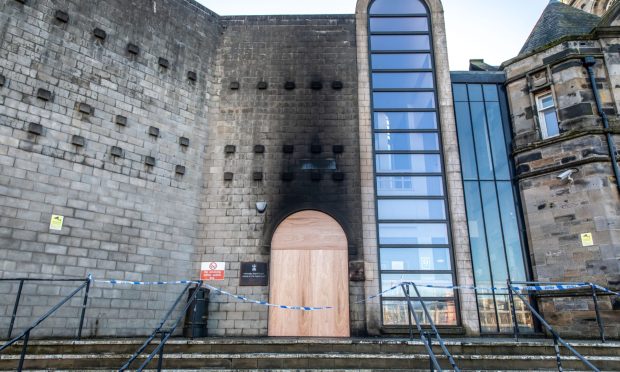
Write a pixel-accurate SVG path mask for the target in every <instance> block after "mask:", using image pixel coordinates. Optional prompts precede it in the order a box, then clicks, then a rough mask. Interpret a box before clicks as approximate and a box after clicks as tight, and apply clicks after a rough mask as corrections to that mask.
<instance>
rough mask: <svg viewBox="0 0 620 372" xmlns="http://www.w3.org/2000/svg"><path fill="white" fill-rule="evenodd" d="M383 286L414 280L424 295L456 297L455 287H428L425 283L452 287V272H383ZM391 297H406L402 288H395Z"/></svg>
mask: <svg viewBox="0 0 620 372" xmlns="http://www.w3.org/2000/svg"><path fill="white" fill-rule="evenodd" d="M381 281H382V284H381V285H382V288H385V289H388V288H391V287H394V286H396V285H398V284H400V283H402V282H413V283H416V285H418V291H420V295H421V296H422V297H454V289H451V288H427V287H422V286H423V285H428V284H431V285H434V286H438V287H451V286H452V275H451V274H430V273H429V274H383V275H381ZM388 296H389V297H405V295H404V293H403V291H402V290H394V291H393V292H390V293H389V294H388Z"/></svg>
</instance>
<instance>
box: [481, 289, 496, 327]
mask: <svg viewBox="0 0 620 372" xmlns="http://www.w3.org/2000/svg"><path fill="white" fill-rule="evenodd" d="M478 314H480V331H481V332H485V333H496V332H497V315H496V314H495V302H494V301H493V296H492V295H479V296H478Z"/></svg>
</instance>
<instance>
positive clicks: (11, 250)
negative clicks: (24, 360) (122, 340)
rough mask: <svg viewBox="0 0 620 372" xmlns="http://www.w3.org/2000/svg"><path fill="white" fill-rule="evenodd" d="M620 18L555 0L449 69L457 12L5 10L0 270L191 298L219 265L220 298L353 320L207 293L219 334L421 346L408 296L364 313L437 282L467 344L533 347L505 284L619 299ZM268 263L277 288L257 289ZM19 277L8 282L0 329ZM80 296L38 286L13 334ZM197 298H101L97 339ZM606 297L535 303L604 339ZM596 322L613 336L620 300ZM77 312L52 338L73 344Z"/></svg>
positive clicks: (445, 314) (190, 6) (94, 293)
mask: <svg viewBox="0 0 620 372" xmlns="http://www.w3.org/2000/svg"><path fill="white" fill-rule="evenodd" d="M619 7H620V5H618V4H615V5H613V6H612V7H611V8H610V9H609V11H608V12H607V13H606V14H605V15H604V16H603V17H602V18H601V17H598V16H595V15H591V14H588V13H585V12H583V11H581V10H577V9H574V8H571V7H569V6H568V5H564V4H562V3H557V2H554V3H551V4H550V5H549V6H548V7H547V9H546V10H545V12H544V14H543V15H542V17H541V21H540V22H539V24H538V25H537V26H536V28H535V29H534V30H533V32H532V35H531V36H530V38H529V39H528V41H527V43H526V44H525V46H524V48H523V50H522V51H521V53H520V54H519V56H517V57H515V58H514V59H512V60H510V61H507V62H505V63H504V64H503V65H502V66H501V67H499V68H495V67H493V66H489V65H487V64H484V63H483V61H472V68H471V70H472V71H468V72H453V73H452V74H451V73H450V70H449V66H448V62H447V61H448V54H447V53H448V51H447V44H446V34H445V27H444V19H443V8H442V4H441V2H440V1H439V0H426V1H423V0H411V1H407V2H396V1H392V0H372V1H371V0H359V1H358V4H357V9H356V13H355V14H354V15H325V16H231V17H222V16H219V15H217V14H215V13H213V12H211V11H210V10H208V9H206V8H204V7H202V6H200V5H198V4H197V3H195V2H194V1H192V0H155V1H149V2H145V1H141V2H132V3H131V6H128V5H127V2H126V1H122V0H109V1H105V2H103V1H95V0H92V1H89V2H77V3H76V2H73V1H68V0H47V1H34V0H7V1H5V2H3V3H1V4H0V20H1V22H0V24H1V25H2V27H1V28H0V29H1V31H0V100H1V101H0V103H1V105H0V170H1V172H0V211H1V212H0V245H1V249H0V259H1V261H0V277H2V278H16V277H31V278H35V277H36V278H67V277H73V278H75V277H83V278H85V277H86V276H87V275H88V274H92V276H93V277H94V279H96V280H106V279H117V280H128V281H176V280H180V279H190V278H193V279H196V278H198V277H199V275H200V269H201V264H202V263H211V262H213V263H217V262H223V263H224V264H225V273H224V279H223V280H220V281H208V283H209V284H210V285H213V286H215V287H217V288H220V289H222V290H225V291H228V292H231V293H235V294H238V295H242V296H245V297H248V298H252V299H255V300H258V301H262V302H271V303H276V304H285V305H295V306H334V307H335V308H336V309H335V311H333V312H331V313H326V312H323V313H321V312H309V313H300V312H297V313H295V312H292V311H290V310H288V311H284V310H280V309H274V308H270V307H267V306H263V305H261V304H256V303H249V302H243V301H239V300H238V299H235V298H231V297H229V296H225V295H221V294H217V293H215V292H212V293H211V295H210V297H209V301H210V302H209V306H208V324H207V327H208V333H209V334H210V335H216V336H266V335H273V336H309V335H312V336H342V337H348V336H354V335H358V336H365V335H402V334H406V333H407V332H408V327H407V308H406V302H405V301H404V295H403V294H402V291H400V290H393V291H390V292H387V293H385V294H384V295H383V296H382V297H381V298H374V299H371V300H367V301H364V299H366V298H369V297H371V296H374V295H376V294H378V293H379V292H382V291H385V290H388V289H389V288H391V287H392V286H394V285H396V284H398V283H400V282H401V281H414V282H417V283H420V284H432V285H435V286H438V287H440V288H423V289H422V290H421V296H422V297H423V298H424V299H425V302H426V303H427V305H428V306H429V309H430V311H431V316H432V318H433V321H434V322H435V323H436V324H438V325H439V326H440V327H441V329H442V333H444V332H445V333H446V334H454V335H468V336H478V335H481V334H483V335H484V334H505V333H509V332H511V331H512V327H513V323H512V322H513V320H512V318H511V317H510V312H509V310H508V309H509V307H508V306H509V302H508V297H507V292H506V291H505V289H504V290H501V288H505V285H506V281H507V280H513V281H515V280H516V281H524V280H541V281H543V280H544V281H547V280H550V281H584V280H587V281H591V282H594V283H596V284H599V285H602V286H605V287H610V288H612V289H617V288H618V285H619V280H620V279H619V278H618V272H619V270H618V269H619V268H618V259H619V252H620V244H619V243H618V241H617V239H618V237H617V236H616V235H617V232H618V230H617V224H618V221H617V219H618V218H617V215H618V206H619V205H620V204H619V203H618V188H617V182H618V181H617V179H616V178H615V177H614V173H613V169H612V168H613V166H612V165H613V164H614V162H615V156H616V153H615V150H614V149H613V146H611V150H610V147H609V145H608V144H609V143H612V144H613V143H614V141H616V142H617V138H616V136H615V133H616V132H617V128H616V127H617V114H618V102H617V100H616V99H615V95H616V94H617V92H616V90H617V85H618V84H617V83H616V82H615V79H616V76H617V75H618V73H617V71H616V70H618V69H619V68H620V67H618V66H620V63H618V61H616V59H617V53H618V50H617V49H618V48H617V45H618V44H617V43H616V40H615V37H616V36H614V35H616V34H617V32H618V29H617V28H618V26H617V25H616V22H617V18H618V11H619ZM584 66H585V67H584ZM588 68H590V70H591V73H592V74H593V78H594V81H595V82H596V84H595V87H596V89H595V90H593V89H592V88H593V87H592V86H591V85H590V80H589V75H588V73H589V71H590V70H589V69H588ZM597 94H598V95H599V96H600V97H601V99H600V102H598V101H597V99H596V97H598V96H597ZM602 114H605V115H602ZM554 118H555V120H554ZM605 123H609V125H607V124H605ZM541 128H542V129H541ZM608 139H609V140H608ZM566 171H569V172H568V173H565V172H566ZM562 174H568V175H567V176H565V177H564V176H563V177H561V178H563V179H558V176H559V175H562ZM53 216H62V217H63V218H64V220H63V223H62V227H61V228H60V229H57V228H56V227H54V228H51V227H52V226H51V225H50V221H51V219H52V218H53ZM585 233H591V236H592V239H593V244H592V245H589V246H584V245H585V244H582V242H584V240H582V239H581V234H585ZM248 267H249V268H252V267H253V268H254V269H258V268H268V269H269V270H268V273H267V272H266V274H267V279H268V281H267V282H262V283H257V282H251V283H248V282H246V281H244V280H242V279H243V278H244V275H246V274H247V270H248ZM261 270H262V269H261ZM17 285H18V283H17V282H10V281H5V282H1V283H0V293H2V294H3V296H4V298H7V299H10V300H7V301H6V302H3V303H0V315H2V316H1V317H0V334H4V333H5V332H6V331H7V329H8V327H9V324H10V314H11V311H12V309H13V298H14V295H15V292H16V288H17ZM456 285H460V286H473V285H476V286H478V287H480V289H479V290H478V291H474V290H471V289H459V290H455V289H452V288H450V287H451V286H456ZM497 288H500V289H499V290H498V289H497ZM70 289H71V288H69V287H68V286H59V285H56V284H54V283H45V282H43V283H37V284H36V285H35V284H32V283H30V282H26V284H25V285H24V288H23V291H24V300H23V302H21V303H20V314H22V315H21V316H20V317H18V318H17V327H18V328H19V327H22V326H24V325H26V324H28V323H29V322H31V321H32V320H33V319H35V318H36V317H37V316H39V315H41V314H42V313H43V312H45V311H46V309H47V308H49V306H52V305H53V304H55V303H56V302H57V301H58V300H59V299H60V298H62V296H64V295H65V294H66V293H68V291H70ZM180 291H181V287H179V286H175V285H169V286H129V285H111V284H107V283H101V282H95V283H94V285H93V287H92V288H91V292H90V300H89V303H90V304H89V307H88V312H87V317H86V324H85V329H84V332H85V335H87V336H92V337H95V336H136V335H144V334H147V333H149V332H150V330H151V329H152V328H153V327H154V326H155V325H156V323H157V321H158V320H159V319H160V318H161V316H162V315H163V314H164V313H165V311H166V310H167V309H168V307H169V306H170V304H171V303H172V302H173V301H174V299H175V297H176V296H177V295H178V293H179V292H180ZM591 306H592V304H591V303H590V302H588V301H587V300H584V301H581V300H579V301H575V300H571V301H561V300H556V301H552V302H540V308H541V310H542V311H543V313H544V315H545V316H546V317H548V318H549V319H551V320H552V321H553V322H554V324H555V325H558V326H560V327H562V331H563V332H566V333H567V334H580V335H583V334H589V333H591V334H592V335H594V332H595V331H596V327H595V326H593V324H591V323H592V322H591V318H592V317H593V315H592V314H593V309H592V307H591ZM516 307H517V309H516V310H517V311H516V312H517V318H518V320H519V325H520V327H521V330H522V331H524V332H536V330H537V329H536V327H535V325H534V324H533V322H532V318H531V316H530V315H529V313H528V312H527V310H526V309H525V308H524V306H523V304H520V303H519V302H518V301H517V303H516ZM601 307H602V310H603V311H602V313H603V315H604V317H605V319H606V324H607V326H606V331H607V334H608V336H611V337H618V335H619V333H620V328H618V324H619V323H618V322H617V320H618V314H619V313H618V308H617V307H618V305H617V302H615V303H612V301H611V300H609V299H608V298H606V299H601ZM79 309H80V303H79V301H77V302H72V303H70V304H69V306H67V307H66V308H64V309H63V311H62V312H61V313H59V315H58V316H56V317H55V318H54V321H53V322H46V323H45V325H44V326H43V328H41V329H39V334H38V335H39V336H59V337H61V336H68V335H73V334H74V333H75V328H76V327H77V321H78V317H77V314H78V312H79ZM566 310H569V311H566ZM425 321H428V320H427V319H425ZM326 325H327V326H326Z"/></svg>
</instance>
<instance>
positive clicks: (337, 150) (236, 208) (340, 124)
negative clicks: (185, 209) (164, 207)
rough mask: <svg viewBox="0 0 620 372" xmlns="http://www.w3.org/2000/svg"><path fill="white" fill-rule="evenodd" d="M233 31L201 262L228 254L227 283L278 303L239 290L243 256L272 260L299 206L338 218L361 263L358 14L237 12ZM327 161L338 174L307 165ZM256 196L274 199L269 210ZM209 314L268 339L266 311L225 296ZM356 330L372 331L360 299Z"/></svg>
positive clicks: (265, 292) (355, 293)
mask: <svg viewBox="0 0 620 372" xmlns="http://www.w3.org/2000/svg"><path fill="white" fill-rule="evenodd" d="M222 26H223V28H224V29H225V31H224V34H223V39H222V42H221V46H220V50H219V54H218V60H217V70H216V71H215V74H216V81H217V84H218V88H219V90H220V92H219V95H218V96H217V97H213V98H214V101H216V102H218V104H219V108H218V110H217V111H216V112H214V113H213V116H212V120H211V125H210V127H209V136H208V137H209V142H208V149H209V151H208V160H207V161H208V164H209V165H208V168H207V171H208V172H209V176H208V182H207V184H206V187H207V190H206V194H205V199H204V201H203V206H204V209H205V213H204V215H203V216H202V217H201V222H202V223H203V229H202V231H201V246H203V247H204V251H203V252H200V260H215V261H226V262H227V269H228V270H227V279H226V280H225V281H224V282H222V286H223V287H224V288H225V289H227V290H231V291H236V292H238V293H241V294H244V295H247V296H250V297H253V298H256V299H261V300H268V296H269V288H268V287H238V283H239V280H238V277H239V262H244V261H262V262H269V257H270V249H269V246H270V244H271V236H272V234H273V232H274V230H275V229H276V227H277V226H278V224H279V223H280V222H281V221H282V220H283V219H284V218H286V217H287V216H288V215H290V214H292V213H294V212H297V211H300V210H304V209H314V210H320V211H323V212H325V213H328V214H330V215H332V216H333V217H334V218H335V219H336V220H337V221H338V222H339V223H340V224H341V225H342V226H343V228H344V230H345V232H346V233H347V237H348V243H349V251H350V261H357V260H360V259H361V258H362V255H361V250H360V245H361V233H360V231H361V228H360V224H361V217H360V216H361V206H360V196H359V195H360V189H359V188H360V186H359V182H360V181H359V150H358V148H359V145H358V121H357V118H358V117H357V115H358V109H357V68H356V66H357V62H356V41H355V18H354V17H353V16H261V17H226V18H223V20H222ZM261 82H264V83H266V85H267V86H266V87H265V86H264V85H263V86H262V87H259V86H258V84H259V83H261ZM286 82H289V83H294V88H293V87H292V85H291V86H289V89H286V88H285V84H286ZM334 82H341V83H342V87H339V86H338V83H334ZM261 88H262V89H261ZM368 130H369V131H370V128H368ZM257 145H258V146H259V147H260V146H263V147H264V152H262V148H261V149H255V147H256V146H257ZM226 146H234V152H232V151H233V148H231V147H229V149H228V151H230V152H227V149H226ZM284 147H287V148H286V149H284ZM257 150H258V151H257ZM328 159H332V160H334V161H335V163H336V168H337V169H334V170H317V171H316V172H311V171H307V170H302V169H301V163H302V162H303V161H304V160H315V161H318V160H328ZM227 172H229V173H232V177H233V179H232V180H230V181H226V180H225V179H224V174H225V173H227ZM261 177H262V179H258V178H261ZM257 201H266V202H267V205H268V207H267V211H266V212H265V214H259V213H257V211H256V209H255V203H256V202H257ZM317 233H319V232H317ZM360 266H361V265H360ZM292 275H294V273H292ZM350 293H351V299H352V300H360V299H362V298H363V282H351V285H350ZM352 302H353V301H352ZM293 305H299V304H293ZM209 314H210V318H209V331H210V332H211V334H217V335H266V334H267V317H268V310H267V308H265V307H261V306H258V305H251V304H247V303H239V302H236V301H235V300H231V299H229V298H225V297H221V296H216V297H212V302H211V304H210V306H209ZM351 328H352V333H353V334H360V333H362V332H364V330H365V322H364V313H363V306H362V305H351Z"/></svg>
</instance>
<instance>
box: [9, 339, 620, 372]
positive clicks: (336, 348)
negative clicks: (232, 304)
mask: <svg viewBox="0 0 620 372" xmlns="http://www.w3.org/2000/svg"><path fill="white" fill-rule="evenodd" d="M143 341H144V340H143V339H107V340H83V341H69V340H33V341H31V342H30V343H29V348H28V354H27V360H26V363H25V366H26V368H28V369H54V370H59V369H60V370H62V369H64V370H89V369H97V370H104V369H111V368H118V367H120V366H121V365H122V364H123V363H124V362H125V361H126V360H127V359H128V358H129V357H130V355H131V354H132V353H133V352H134V351H135V350H136V349H137V348H138V346H139V345H140V344H141V343H142V342H143ZM156 344H157V342H154V345H152V346H151V347H150V348H149V349H148V350H149V351H150V350H152V348H154V347H155V345H156ZM446 344H447V347H448V349H449V350H450V351H451V352H452V354H453V355H454V358H455V360H456V361H457V364H458V366H459V367H460V368H462V369H463V370H506V371H508V370H510V371H518V370H557V366H556V361H555V353H554V350H553V344H552V342H551V341H550V340H526V341H523V342H519V343H517V342H515V341H514V340H510V339H448V340H446ZM571 345H573V346H574V347H575V348H576V349H577V350H579V351H580V352H581V353H582V354H583V355H584V356H586V357H587V359H588V360H590V361H591V362H592V363H593V364H594V365H596V366H597V367H599V368H600V369H601V370H607V371H620V343H618V342H610V343H606V344H600V343H595V342H591V341H572V342H571ZM435 349H436V355H437V356H438V359H440V361H441V364H442V366H443V367H445V368H448V367H449V365H448V363H447V360H446V358H445V357H443V355H442V354H441V351H440V349H439V347H435ZM20 351H21V346H20V345H15V346H14V347H12V348H10V349H9V350H7V351H5V352H4V353H2V354H0V369H1V370H14V369H15V367H16V366H17V361H18V359H19V353H20ZM562 351H563V352H562V354H564V355H565V357H564V358H563V365H564V368H565V369H571V370H585V366H584V365H583V363H581V362H580V361H579V360H577V358H575V357H573V356H572V355H570V354H569V353H568V351H567V350H565V349H564V348H562ZM165 354H166V357H165V360H164V366H165V367H166V368H169V369H170V368H174V369H183V370H190V369H200V370H218V371H223V370H244V371H248V370H257V369H258V370H263V371H264V370H265V369H268V370H270V371H271V370H274V369H283V370H286V369H292V370H303V369H310V370H313V371H317V370H329V369H336V370H340V371H342V370H347V369H349V370H355V371H361V370H364V369H367V370H373V371H381V370H386V371H387V370H389V371H397V370H408V371H411V370H415V369H420V370H427V368H428V365H429V357H428V355H427V354H426V351H425V349H424V347H423V345H422V343H421V342H420V341H417V340H416V341H409V340H402V339H374V338H364V339H281V338H252V339H223V338H206V339H200V340H188V339H180V338H175V339H172V340H170V341H169V342H168V343H167V344H166V347H165ZM144 359H145V356H144V355H143V356H141V357H140V359H139V360H142V361H143V360H144ZM139 360H138V361H139ZM137 365H138V363H135V364H134V365H133V366H132V367H136V366H137ZM151 366H153V367H154V366H155V362H153V363H152V364H151Z"/></svg>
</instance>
